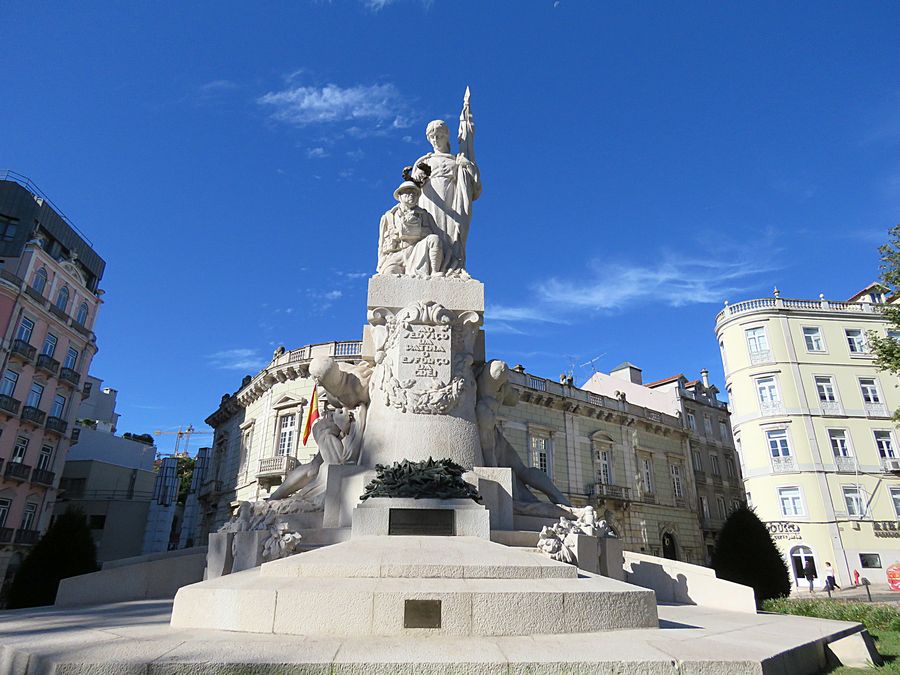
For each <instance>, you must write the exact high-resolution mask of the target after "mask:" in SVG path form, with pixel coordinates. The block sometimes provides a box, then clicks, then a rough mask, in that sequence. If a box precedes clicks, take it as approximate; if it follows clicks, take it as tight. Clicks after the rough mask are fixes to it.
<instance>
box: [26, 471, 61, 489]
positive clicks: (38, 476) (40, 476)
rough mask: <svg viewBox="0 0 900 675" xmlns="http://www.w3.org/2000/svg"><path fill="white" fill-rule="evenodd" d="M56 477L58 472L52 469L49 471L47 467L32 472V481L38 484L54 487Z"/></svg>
mask: <svg viewBox="0 0 900 675" xmlns="http://www.w3.org/2000/svg"><path fill="white" fill-rule="evenodd" d="M54 478H56V474H55V473H53V472H52V471H47V470H46V469H35V470H34V471H32V472H31V482H32V483H37V484H38V485H47V486H50V487H53V479H54Z"/></svg>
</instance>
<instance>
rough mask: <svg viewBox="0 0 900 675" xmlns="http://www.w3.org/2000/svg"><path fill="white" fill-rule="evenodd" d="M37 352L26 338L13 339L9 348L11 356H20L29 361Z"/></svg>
mask: <svg viewBox="0 0 900 675" xmlns="http://www.w3.org/2000/svg"><path fill="white" fill-rule="evenodd" d="M36 353H37V349H35V348H34V347H32V346H31V345H30V344H28V343H27V342H25V340H13V341H12V345H10V348H9V355H10V357H19V358H21V359H24V360H25V361H28V362H30V361H31V360H32V359H34V355H35V354H36Z"/></svg>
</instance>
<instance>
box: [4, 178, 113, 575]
mask: <svg viewBox="0 0 900 675" xmlns="http://www.w3.org/2000/svg"><path fill="white" fill-rule="evenodd" d="M105 266H106V263H105V262H104V261H103V259H102V258H100V256H98V255H97V254H96V253H95V252H94V250H93V248H92V247H91V244H90V243H89V242H88V241H87V240H86V238H85V237H84V236H83V235H82V234H81V233H80V232H79V231H78V230H77V228H75V226H74V225H73V224H72V223H71V222H70V221H69V220H68V219H67V218H66V217H65V216H64V215H63V214H62V213H61V212H60V211H59V209H57V208H55V207H54V206H53V204H51V203H50V201H49V200H48V199H47V198H46V197H44V195H43V194H42V193H41V192H40V191H39V190H38V189H37V188H36V187H35V186H34V185H33V184H32V183H31V182H30V181H29V180H28V179H27V178H25V177H24V176H20V175H18V174H15V173H12V172H2V173H0V581H3V583H4V584H5V583H8V582H9V580H10V579H11V578H12V574H13V573H14V572H15V570H16V568H17V567H18V564H19V563H20V562H21V560H22V558H23V557H24V556H25V554H26V553H27V552H28V549H29V547H31V546H33V545H34V544H35V542H37V540H38V539H39V538H40V536H41V534H42V533H43V531H44V530H45V529H46V528H47V525H48V523H49V520H50V516H51V515H52V513H53V505H54V502H55V501H56V494H57V488H58V486H59V479H60V474H61V473H62V467H63V464H64V462H65V460H66V453H67V452H68V449H69V445H70V443H71V442H72V440H73V435H77V433H78V430H77V429H76V428H75V419H76V418H77V415H78V410H79V407H80V405H81V400H82V399H83V398H84V397H86V396H87V395H88V393H89V391H90V383H89V382H88V381H87V373H88V369H89V367H90V365H91V360H92V359H93V357H94V354H96V353H97V343H96V336H95V335H94V333H93V331H92V330H91V329H92V327H93V325H94V321H95V318H96V316H97V310H98V309H99V307H100V304H101V302H102V301H101V300H100V295H101V294H102V291H100V290H99V289H98V286H97V285H98V283H99V282H100V279H101V277H102V276H103V270H104V268H105Z"/></svg>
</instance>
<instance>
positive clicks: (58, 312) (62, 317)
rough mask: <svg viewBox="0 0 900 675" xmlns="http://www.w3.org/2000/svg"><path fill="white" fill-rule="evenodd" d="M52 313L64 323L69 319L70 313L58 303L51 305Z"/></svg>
mask: <svg viewBox="0 0 900 675" xmlns="http://www.w3.org/2000/svg"><path fill="white" fill-rule="evenodd" d="M50 313H51V314H52V315H53V316H55V317H56V318H58V319H59V320H60V321H62V322H63V323H66V322H68V320H69V315H68V314H66V310H64V309H60V308H59V307H57V306H56V305H50Z"/></svg>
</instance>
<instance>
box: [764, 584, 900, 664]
mask: <svg viewBox="0 0 900 675" xmlns="http://www.w3.org/2000/svg"><path fill="white" fill-rule="evenodd" d="M763 609H764V610H765V611H767V612H777V613H779V614H795V615H798V616H811V617H814V618H817V619H833V620H835V621H853V622H855V623H861V624H862V625H864V626H865V627H866V629H867V630H868V631H869V634H870V635H871V636H872V637H873V638H874V640H875V646H876V648H877V649H878V653H879V654H881V656H882V658H883V659H884V667H882V668H867V669H861V668H844V667H841V668H837V669H835V670H832V671H829V672H830V673H831V675H853V674H855V673H873V672H878V673H900V608H898V607H897V606H896V605H876V604H871V603H863V602H841V601H839V600H826V599H821V600H811V599H810V600H802V599H801V600H790V599H788V598H777V599H775V600H766V602H764V603H763Z"/></svg>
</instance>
